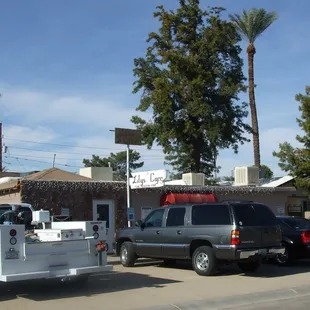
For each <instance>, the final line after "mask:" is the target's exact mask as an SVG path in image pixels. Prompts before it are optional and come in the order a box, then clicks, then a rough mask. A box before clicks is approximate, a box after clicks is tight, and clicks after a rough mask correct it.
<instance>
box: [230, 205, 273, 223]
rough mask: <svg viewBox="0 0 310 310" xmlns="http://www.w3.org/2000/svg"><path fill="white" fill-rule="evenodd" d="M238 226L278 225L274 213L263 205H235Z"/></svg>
mask: <svg viewBox="0 0 310 310" xmlns="http://www.w3.org/2000/svg"><path fill="white" fill-rule="evenodd" d="M233 208H234V213H235V217H236V224H237V225H241V226H264V225H267V226H268V225H277V224H278V222H277V218H276V216H275V215H274V213H273V212H272V211H271V210H270V209H269V208H268V207H267V206H265V205H263V204H235V205H233Z"/></svg>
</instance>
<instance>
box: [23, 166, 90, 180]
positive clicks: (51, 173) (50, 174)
mask: <svg viewBox="0 0 310 310" xmlns="http://www.w3.org/2000/svg"><path fill="white" fill-rule="evenodd" d="M22 180H25V181H30V180H31V181H39V180H40V181H91V179H90V178H87V177H84V176H81V175H79V174H75V173H72V172H69V171H65V170H61V169H58V168H50V169H46V170H43V171H40V172H37V173H33V174H30V175H27V176H25V177H24V178H23V179H22Z"/></svg>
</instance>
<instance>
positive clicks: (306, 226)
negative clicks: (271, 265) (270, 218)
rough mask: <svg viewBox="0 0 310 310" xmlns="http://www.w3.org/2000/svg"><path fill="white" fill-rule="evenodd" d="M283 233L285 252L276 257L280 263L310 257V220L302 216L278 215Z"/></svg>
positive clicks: (285, 263)
mask: <svg viewBox="0 0 310 310" xmlns="http://www.w3.org/2000/svg"><path fill="white" fill-rule="evenodd" d="M277 219H278V221H279V224H280V225H281V229H282V235H283V240H282V243H283V246H285V254H284V255H279V256H278V257H276V262H277V263H278V264H279V265H287V264H288V263H290V262H292V261H293V260H297V259H305V258H310V221H309V220H306V219H304V218H301V217H293V216H277Z"/></svg>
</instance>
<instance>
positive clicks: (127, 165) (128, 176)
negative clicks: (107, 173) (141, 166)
mask: <svg viewBox="0 0 310 310" xmlns="http://www.w3.org/2000/svg"><path fill="white" fill-rule="evenodd" d="M126 155H127V156H126V157H127V159H126V171H127V173H126V175H127V182H126V186H127V208H128V209H129V208H130V207H131V206H130V146H129V144H127V154H126ZM128 227H130V221H128Z"/></svg>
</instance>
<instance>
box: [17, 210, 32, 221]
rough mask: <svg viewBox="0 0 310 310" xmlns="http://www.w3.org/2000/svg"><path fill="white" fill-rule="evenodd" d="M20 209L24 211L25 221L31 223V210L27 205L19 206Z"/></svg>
mask: <svg viewBox="0 0 310 310" xmlns="http://www.w3.org/2000/svg"><path fill="white" fill-rule="evenodd" d="M20 211H21V212H23V213H24V218H25V223H31V221H32V211H31V210H30V209H29V208H28V207H20Z"/></svg>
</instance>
